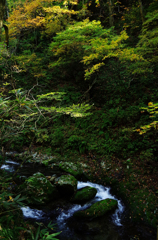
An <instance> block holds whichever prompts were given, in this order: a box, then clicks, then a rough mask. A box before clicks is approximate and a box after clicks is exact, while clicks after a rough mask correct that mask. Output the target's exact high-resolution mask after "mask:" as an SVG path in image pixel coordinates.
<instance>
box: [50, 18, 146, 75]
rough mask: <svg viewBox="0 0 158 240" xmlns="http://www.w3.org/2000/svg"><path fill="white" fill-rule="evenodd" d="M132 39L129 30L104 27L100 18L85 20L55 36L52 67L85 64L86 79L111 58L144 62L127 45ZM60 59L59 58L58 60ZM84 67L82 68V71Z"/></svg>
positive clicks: (52, 48) (51, 46) (71, 66)
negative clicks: (129, 36) (118, 30)
mask: <svg viewBox="0 0 158 240" xmlns="http://www.w3.org/2000/svg"><path fill="white" fill-rule="evenodd" d="M127 38H128V36H127V34H126V32H125V31H122V32H121V33H120V35H117V34H115V32H114V29H113V28H111V29H104V28H103V27H102V25H101V22H99V21H92V22H91V21H89V19H85V20H84V21H82V22H78V23H76V24H74V25H72V26H69V27H68V28H67V29H66V30H65V31H62V32H60V33H58V34H57V36H55V37H54V41H53V42H52V43H51V45H50V48H49V51H50V52H51V51H52V52H53V54H52V56H53V57H54V58H53V63H51V64H50V65H49V66H50V68H53V69H54V68H55V67H61V68H64V69H65V68H71V71H72V68H73V66H74V64H75V63H77V62H81V63H83V64H84V66H82V68H84V69H85V79H89V78H90V77H91V75H95V74H96V73H98V72H99V69H100V68H101V67H102V66H104V65H105V66H106V64H105V63H106V62H107V59H110V58H118V59H120V60H121V61H125V60H129V61H142V60H143V58H142V57H141V56H139V55H137V54H136V52H135V50H134V49H130V48H125V49H123V47H124V45H123V42H124V41H125V40H126V39H127ZM55 59H56V61H55ZM82 68H80V69H81V70H80V71H82Z"/></svg>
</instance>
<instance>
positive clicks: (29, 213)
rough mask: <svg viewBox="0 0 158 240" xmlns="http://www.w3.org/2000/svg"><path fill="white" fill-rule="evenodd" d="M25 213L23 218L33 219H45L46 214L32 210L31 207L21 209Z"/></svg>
mask: <svg viewBox="0 0 158 240" xmlns="http://www.w3.org/2000/svg"><path fill="white" fill-rule="evenodd" d="M21 210H22V212H23V216H24V217H26V218H33V219H39V220H42V219H45V217H44V216H43V215H44V212H43V211H42V210H37V209H31V208H30V207H21Z"/></svg>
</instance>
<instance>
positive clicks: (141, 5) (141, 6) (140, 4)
mask: <svg viewBox="0 0 158 240" xmlns="http://www.w3.org/2000/svg"><path fill="white" fill-rule="evenodd" d="M139 7H140V15H141V19H142V23H143V22H144V14H143V4H142V0H139Z"/></svg>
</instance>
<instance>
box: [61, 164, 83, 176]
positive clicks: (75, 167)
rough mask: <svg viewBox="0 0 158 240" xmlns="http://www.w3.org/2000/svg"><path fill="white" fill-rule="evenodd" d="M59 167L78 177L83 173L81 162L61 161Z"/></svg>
mask: <svg viewBox="0 0 158 240" xmlns="http://www.w3.org/2000/svg"><path fill="white" fill-rule="evenodd" d="M59 167H60V169H61V170H63V171H65V172H68V173H70V174H71V175H73V176H75V177H76V178H77V179H78V178H80V177H81V176H82V174H83V171H82V169H81V166H80V165H79V164H75V163H72V162H60V164H59Z"/></svg>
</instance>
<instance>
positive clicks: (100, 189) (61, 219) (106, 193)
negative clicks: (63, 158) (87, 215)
mask: <svg viewBox="0 0 158 240" xmlns="http://www.w3.org/2000/svg"><path fill="white" fill-rule="evenodd" d="M87 186H89V187H94V188H96V189H97V194H96V196H95V198H94V199H92V200H91V201H89V202H88V203H86V204H84V206H81V205H79V204H75V205H74V206H73V207H72V208H71V209H69V210H68V211H63V212H62V213H61V214H60V215H59V216H58V217H57V222H58V223H59V224H60V225H62V224H65V220H66V219H68V218H69V217H71V216H73V214H74V212H77V211H79V210H84V209H86V208H87V207H90V206H91V205H92V204H93V203H95V202H98V201H101V200H104V199H107V198H111V199H115V200H117V202H118V208H117V209H116V211H115V213H114V214H113V215H112V220H113V222H114V223H115V224H116V225H117V226H122V224H121V215H122V213H123V211H124V206H123V205H122V203H121V200H118V199H117V198H116V197H114V196H112V195H111V194H110V188H109V187H108V188H107V187H104V186H102V185H99V184H96V183H91V182H78V185H77V189H80V188H83V187H87Z"/></svg>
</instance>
